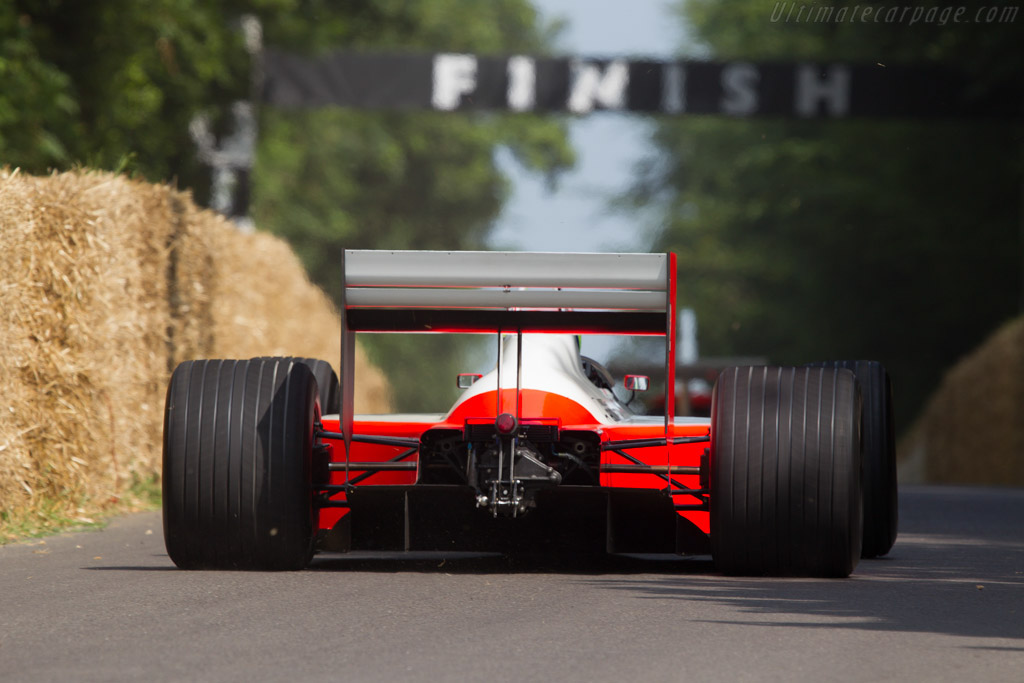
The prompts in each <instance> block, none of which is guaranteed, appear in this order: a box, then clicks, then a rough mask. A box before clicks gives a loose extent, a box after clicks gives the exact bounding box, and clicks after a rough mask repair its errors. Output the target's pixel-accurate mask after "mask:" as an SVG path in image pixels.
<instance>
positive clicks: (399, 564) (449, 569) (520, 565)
mask: <svg viewBox="0 0 1024 683" xmlns="http://www.w3.org/2000/svg"><path fill="white" fill-rule="evenodd" d="M308 571H323V572H329V571H338V572H381V573H398V572H416V573H441V574H578V575H606V574H618V575H631V574H655V575H658V574H665V575H672V576H677V575H679V574H689V573H707V572H711V571H713V566H712V564H711V558H710V557H707V556H697V557H685V558H683V557H678V556H675V555H665V556H661V555H643V556H638V555H552V554H550V553H546V554H536V555H534V554H521V553H518V554H511V555H501V554H496V553H490V554H481V553H425V552H417V553H365V552H359V553H346V554H324V555H318V556H317V557H315V558H314V559H313V563H312V564H311V565H310V567H309V570H308Z"/></svg>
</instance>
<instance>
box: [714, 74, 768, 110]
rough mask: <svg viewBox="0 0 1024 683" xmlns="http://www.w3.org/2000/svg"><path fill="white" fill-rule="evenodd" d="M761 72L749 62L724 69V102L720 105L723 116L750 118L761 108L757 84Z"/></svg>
mask: <svg viewBox="0 0 1024 683" xmlns="http://www.w3.org/2000/svg"><path fill="white" fill-rule="evenodd" d="M760 81H761V72H759V71H758V70H757V67H756V66H754V65H753V64H751V63H749V62H736V63H735V64H729V65H728V66H726V67H725V68H724V69H722V91H723V92H724V93H725V94H724V95H723V96H722V101H721V102H720V103H719V106H720V107H721V110H722V113H723V114H729V115H730V116H750V115H751V114H753V113H754V112H756V111H757V108H758V106H760V101H759V99H758V93H757V84H758V83H759V82H760Z"/></svg>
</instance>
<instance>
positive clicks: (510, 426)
mask: <svg viewBox="0 0 1024 683" xmlns="http://www.w3.org/2000/svg"><path fill="white" fill-rule="evenodd" d="M494 426H495V428H496V429H497V430H498V433H499V434H511V433H512V432H514V431H515V430H516V416H515V415H512V414H510V413H502V414H501V415H499V416H498V417H497V419H495V420H494Z"/></svg>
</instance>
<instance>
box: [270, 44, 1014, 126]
mask: <svg viewBox="0 0 1024 683" xmlns="http://www.w3.org/2000/svg"><path fill="white" fill-rule="evenodd" d="M264 73H265V83H264V93H263V97H264V101H266V102H268V103H270V104H273V105H277V106H281V107H319V106H326V105H335V106H343V107H358V108H367V109H433V110H437V111H472V110H500V111H513V112H515V111H520V112H533V111H535V112H568V113H573V114H587V113H590V112H591V111H595V110H605V111H633V112H648V113H662V114H717V115H725V116H736V117H750V116H774V117H790V118H805V119H811V118H846V117H926V118H931V117H1019V116H1022V115H1024V88H1022V87H1021V84H1020V83H1009V84H1005V85H1002V86H995V87H992V86H988V87H985V88H975V87H972V86H971V83H970V82H969V80H968V79H967V78H965V77H964V76H963V75H961V74H959V73H957V72H955V71H953V70H951V69H946V68H942V67H939V66H897V65H888V66H883V65H881V64H872V65H866V64H839V63H836V64H813V63H757V62H699V61H679V62H664V61H647V60H628V59H588V58H557V59H556V58H536V57H531V56H527V55H515V56H510V57H480V56H476V55H469V54H450V53H439V54H406V55H384V54H364V53H351V52H335V53H332V54H328V55H325V56H322V57H316V58H308V57H300V56H297V55H292V54H287V53H282V52H278V51H275V50H268V51H267V52H266V53H265V55H264Z"/></svg>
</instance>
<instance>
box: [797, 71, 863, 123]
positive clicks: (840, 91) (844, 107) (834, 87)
mask: <svg viewBox="0 0 1024 683" xmlns="http://www.w3.org/2000/svg"><path fill="white" fill-rule="evenodd" d="M818 72H819V68H818V67H816V66H814V65H813V64H801V65H800V68H799V70H798V71H797V81H796V103H795V104H796V113H797V115H798V116H801V117H803V118H810V117H812V116H815V115H816V114H817V113H818V105H819V104H820V103H821V102H824V103H825V109H826V110H827V111H828V114H829V116H832V117H839V116H846V115H847V114H848V113H849V112H850V70H849V69H848V68H847V67H845V66H839V65H834V66H831V67H829V69H828V71H827V72H826V73H825V75H824V77H819V76H818Z"/></svg>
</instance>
